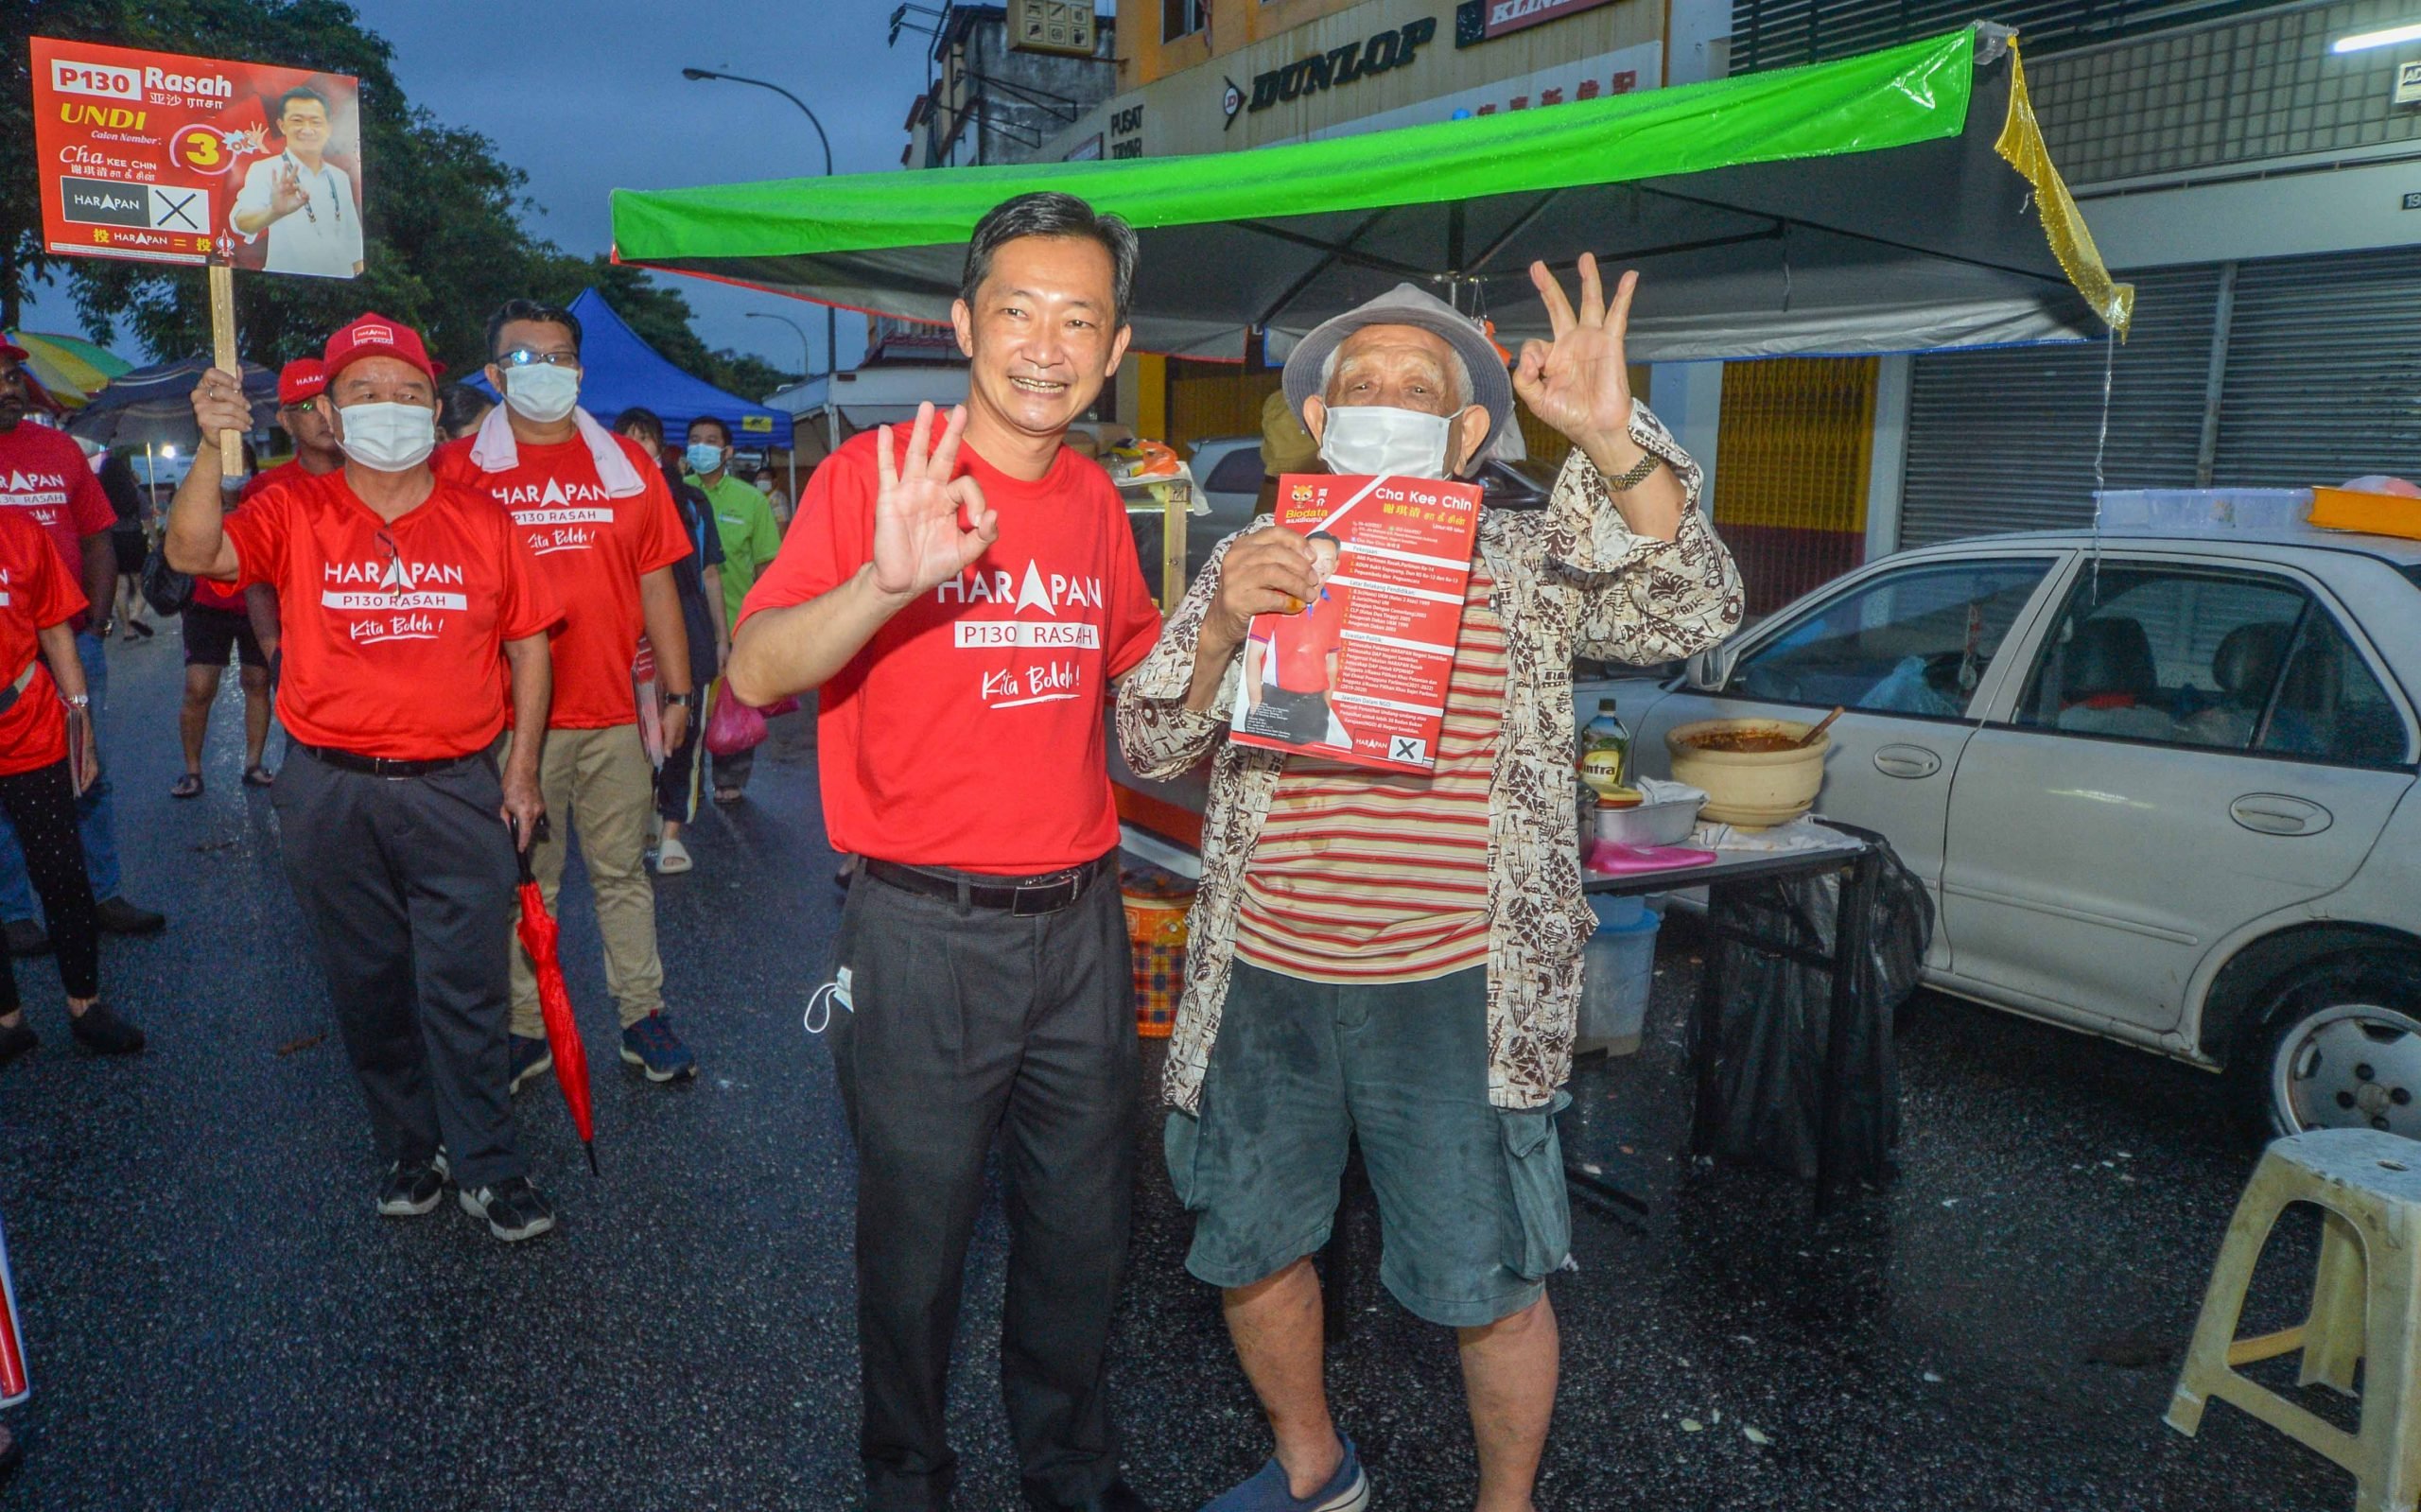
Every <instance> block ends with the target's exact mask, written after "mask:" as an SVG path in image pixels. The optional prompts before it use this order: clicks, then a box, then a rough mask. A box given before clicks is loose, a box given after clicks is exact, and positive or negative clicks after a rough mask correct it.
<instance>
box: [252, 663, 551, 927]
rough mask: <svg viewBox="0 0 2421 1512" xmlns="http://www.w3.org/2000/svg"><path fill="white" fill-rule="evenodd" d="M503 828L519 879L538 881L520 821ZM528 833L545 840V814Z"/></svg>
mask: <svg viewBox="0 0 2421 1512" xmlns="http://www.w3.org/2000/svg"><path fill="white" fill-rule="evenodd" d="M279 649H280V650H283V649H284V648H283V647H281V648H279ZM504 827H505V829H506V830H507V832H509V833H510V834H511V835H512V836H513V864H514V865H515V866H518V867H519V868H521V879H522V880H523V881H525V882H534V881H536V880H537V879H538V874H537V873H535V872H533V871H531V869H530V850H529V847H528V846H525V845H523V844H522V843H521V821H520V819H519V818H518V817H515V818H511V819H507V820H506V821H505V822H504ZM530 833H531V844H535V843H538V842H539V841H542V840H544V839H546V838H547V816H546V815H545V814H540V815H539V816H538V824H537V827H536V828H534V829H532V830H531V832H530Z"/></svg>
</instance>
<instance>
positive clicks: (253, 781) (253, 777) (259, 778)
mask: <svg viewBox="0 0 2421 1512" xmlns="http://www.w3.org/2000/svg"><path fill="white" fill-rule="evenodd" d="M276 780H277V773H274V772H271V771H270V769H269V768H267V767H266V766H263V765H261V764H260V763H258V762H254V763H253V765H251V766H249V767H246V768H245V769H244V786H245V787H247V788H266V787H268V786H269V785H270V783H272V782H275V781H276Z"/></svg>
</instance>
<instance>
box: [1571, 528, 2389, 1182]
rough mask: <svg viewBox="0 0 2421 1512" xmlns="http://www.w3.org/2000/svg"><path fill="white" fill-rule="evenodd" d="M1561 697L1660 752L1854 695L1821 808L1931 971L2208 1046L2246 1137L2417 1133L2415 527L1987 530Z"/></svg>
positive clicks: (2058, 1013)
mask: <svg viewBox="0 0 2421 1512" xmlns="http://www.w3.org/2000/svg"><path fill="white" fill-rule="evenodd" d="M1575 692H1576V702H1577V704H1578V710H1579V713H1580V716H1581V718H1582V719H1584V720H1585V719H1587V718H1589V717H1590V716H1592V715H1594V713H1595V712H1596V707H1597V701H1598V700H1599V699H1600V698H1601V697H1612V698H1615V699H1617V700H1618V701H1619V704H1620V709H1621V713H1622V715H1623V717H1624V719H1625V720H1626V721H1628V722H1629V725H1630V728H1631V730H1632V732H1633V735H1634V737H1635V738H1636V742H1637V746H1636V748H1637V750H1638V751H1639V753H1640V762H1641V769H1642V770H1643V771H1645V772H1647V773H1650V774H1655V775H1662V774H1663V773H1664V767H1663V761H1664V759H1665V755H1664V741H1663V737H1664V733H1665V732H1666V731H1668V730H1670V729H1672V728H1673V727H1674V726H1675V725H1677V724H1681V723H1684V722H1686V721H1691V720H1698V719H1708V718H1716V717H1733V716H1768V717H1779V718H1785V719H1812V718H1816V717H1818V716H1820V714H1822V713H1823V712H1825V711H1828V710H1830V709H1832V708H1833V707H1834V706H1835V705H1837V704H1838V705H1842V706H1845V707H1846V708H1847V709H1848V711H1849V712H1847V713H1846V714H1845V715H1843V716H1842V718H1841V719H1840V720H1839V721H1838V722H1837V723H1835V725H1834V726H1833V731H1832V739H1833V748H1832V752H1831V755H1830V756H1829V757H1828V759H1827V762H1826V767H1825V777H1824V787H1823V791H1822V793H1821V795H1820V798H1819V799H1818V809H1819V811H1820V812H1821V813H1824V814H1826V815H1829V816H1831V817H1834V818H1837V819H1841V820H1845V821H1848V822H1850V823H1852V824H1856V825H1861V826H1867V827H1869V828H1872V829H1876V830H1880V831H1881V832H1883V833H1884V834H1885V835H1888V836H1889V837H1890V840H1891V843H1892V845H1893V847H1894V848H1895V849H1896V850H1897V851H1898V852H1899V854H1900V857H1901V859H1902V860H1905V861H1906V862H1907V865H1908V866H1909V868H1910V869H1911V870H1913V871H1914V872H1915V873H1916V874H1917V875H1918V876H1919V877H1920V878H1923V879H1924V881H1925V886H1926V888H1927V889H1928V890H1929V891H1930V893H1931V894H1932V897H1933V901H1934V904H1935V912H1936V918H1937V921H1938V922H1937V925H1936V930H1935V933H1934V937H1933V945H1932V950H1931V953H1930V955H1929V956H1928V958H1927V962H1926V978H1927V981H1928V982H1929V983H1930V984H1931V985H1933V986H1935V987H1938V988H1940V989H1941V990H1942V991H1944V992H1948V993H1952V994H1955V995H1957V996H1959V997H1962V998H1968V999H1974V1000H1976V1001H1978V1002H1983V1003H1987V1004H1990V1005H1993V1006H1994V1007H1998V1008H2003V1009H2007V1010H2009V1011H2011V1012H2013V1013H2019V1014H2025V1015H2028V1016H2029V1017H2036V1018H2041V1019H2044V1020H2047V1021H2048V1022H2051V1023H2055V1024H2059V1025H2062V1026H2064V1027H2066V1028H2070V1029H2076V1030H2080V1031H2082V1032H2084V1033H2087V1034H2101V1035H2106V1036H2108V1037H2110V1038H2113V1039H2118V1040H2124V1041H2126V1042H2128V1043H2130V1044H2134V1045H2138V1046H2141V1047H2143V1048H2144V1049H2146V1050H2150V1051H2156V1052H2158V1053H2161V1054H2165V1055H2169V1056H2173V1057H2176V1058H2177V1059H2180V1060H2184V1061H2187V1062H2190V1063H2192V1064H2194V1065H2197V1066H2201V1067H2204V1068H2206V1069H2211V1070H2214V1071H2219V1072H2223V1073H2224V1074H2225V1075H2227V1076H2228V1077H2229V1078H2230V1079H2231V1081H2232V1082H2233V1083H2234V1085H2235V1086H2236V1087H2237V1089H2238V1100H2237V1101H2238V1106H2239V1108H2240V1109H2241V1111H2242V1113H2243V1115H2244V1117H2245V1121H2246V1123H2247V1125H2248V1127H2249V1129H2250V1130H2251V1131H2252V1132H2255V1133H2256V1134H2265V1135H2266V1134H2278V1133H2290V1132H2296V1131H2300V1130H2303V1129H2308V1128H2315V1127H2331V1126H2334V1127H2359V1128H2376V1129H2386V1130H2392V1131H2394V1132H2395V1133H2398V1134H2402V1135H2406V1136H2410V1137H2416V1138H2421V795H2417V794H2416V793H2415V791H2414V771H2415V759H2416V754H2421V733H2417V731H2421V726H2416V720H2415V712H2416V707H2421V704H2416V699H2415V695H2416V694H2421V542H2416V541H2407V540H2397V539H2391V538H2387V537H2382V536H2369V535H2354V534H2343V533H2338V532H2331V531H2320V530H2277V531H2271V532H2267V533H2255V532H2248V531H2241V530H2224V529H2214V530H2208V531H2203V532H2199V533H2198V532H2187V531H2173V532H2159V533H2151V532H2138V533H2131V534H2122V533H2117V532H2114V531H2104V532H2103V533H2101V534H2100V535H2099V536H2098V537H2097V536H2094V535H2091V534H2086V533H2058V534H2052V533H2045V534H2024V535H2006V536H1992V537H1985V538H1982V539H1978V540H1972V541H1965V542H1959V543H1956V544H1953V545H1947V546H1941V547H1927V548H1925V549H1921V550H1914V551H1908V552H1905V553H1902V554H1899V555H1895V556H1891V557H1888V558H1885V559H1883V560H1881V561H1878V562H1875V563H1873V564H1872V565H1868V566H1866V567H1863V568H1861V569H1859V570H1857V571H1855V572H1853V573H1851V574H1850V575H1848V576H1847V577H1844V578H1841V579H1839V580H1838V581H1836V582H1832V583H1830V584H1828V585H1826V586H1824V587H1823V588H1820V589H1819V590H1817V591H1816V592H1814V593H1812V594H1810V595H1808V596H1807V597H1806V598H1804V599H1803V600H1800V601H1799V602H1797V603H1795V604H1793V605H1791V606H1790V607H1789V608H1787V609H1785V610H1783V611H1782V612H1780V613H1778V614H1775V615H1773V616H1771V617H1768V618H1767V619H1766V620H1764V621H1763V622H1761V623H1760V624H1758V625H1756V626H1754V627H1752V628H1751V629H1750V630H1748V631H1746V632H1744V633H1743V634H1740V635H1738V636H1736V637H1734V638H1733V641H1731V642H1730V643H1728V644H1726V645H1725V646H1723V647H1721V648H1719V649H1718V650H1716V651H1715V652H1709V653H1706V654H1704V655H1701V656H1699V657H1698V658H1696V659H1694V660H1693V661H1692V662H1691V663H1690V664H1689V665H1688V668H1687V669H1686V671H1685V672H1683V673H1681V674H1680V675H1675V676H1670V677H1665V678H1662V679H1653V678H1649V677H1646V676H1635V677H1628V678H1615V679H1611V680H1606V681H1587V680H1584V681H1582V682H1581V683H1579V684H1578V685H1577V686H1576V688H1575Z"/></svg>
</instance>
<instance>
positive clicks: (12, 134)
mask: <svg viewBox="0 0 2421 1512" xmlns="http://www.w3.org/2000/svg"><path fill="white" fill-rule="evenodd" d="M35 35H41V36H45V37H61V38H68V39H73V40H83V41H92V42H104V43H112V44H114V45H118V46H125V47H145V48H153V49H157V50H160V51H164V52H177V53H189V54H197V55H200V56H203V57H215V58H257V59H263V60H270V61H276V62H279V63H282V64H285V65H287V66H290V67H296V68H307V69H317V70H325V71H328V72H331V73H340V74H352V75H355V76H357V78H360V80H361V134H362V158H363V163H364V166H365V170H366V171H365V179H366V182H367V185H368V188H369V191H370V192H369V193H368V194H367V195H366V196H365V199H366V201H367V202H366V205H365V214H364V216H363V230H364V233H365V235H366V246H365V260H366V262H367V267H366V269H364V271H363V272H362V274H361V276H360V277H359V278H357V279H354V280H351V281H349V282H347V281H341V280H335V279H318V278H292V277H287V278H273V277H268V276H252V277H239V278H238V279H237V280H236V281H235V287H236V322H237V328H238V329H239V330H240V331H241V332H242V344H243V351H244V355H245V356H246V357H248V358H250V359H251V360H253V361H255V362H260V363H265V364H268V365H270V366H275V365H277V364H278V363H281V362H285V361H287V360H290V359H291V358H294V357H297V356H307V355H310V354H313V353H316V352H318V351H319V350H320V348H321V346H322V344H323V343H324V341H325V340H326V338H327V334H328V332H330V331H331V330H334V329H335V328H336V327H337V326H339V325H340V324H342V323H344V322H346V321H348V320H351V319H352V318H353V317H354V316H356V315H358V314H360V313H361V312H362V311H364V310H371V309H374V310H377V311H379V312H380V313H382V314H385V315H391V316H392V317H394V318H395V319H397V320H400V321H403V322H407V323H409V324H410V325H412V326H415V327H417V328H418V329H419V330H420V332H421V333H422V335H423V336H424V337H425V338H426V339H427V341H428V345H429V349H430V352H431V354H432V355H433V356H436V357H438V358H439V359H440V360H441V361H443V362H444V363H445V364H446V365H447V366H448V367H449V368H451V369H452V370H453V371H455V372H456V373H464V372H468V371H470V370H471V369H473V368H475V367H477V366H478V365H479V363H480V362H481V361H482V360H484V358H485V356H486V354H485V352H484V351H483V350H482V349H481V348H482V343H483V340H484V337H485V331H486V323H487V317H488V313H489V312H490V311H491V310H493V309H495V308H496V306H497V305H498V304H502V303H503V302H504V301H505V300H507V299H509V298H512V297H514V295H521V296H525V297H529V298H536V299H544V300H549V301H551V302H554V303H568V302H569V301H570V300H571V298H572V297H573V296H575V295H577V294H578V293H579V292H580V290H581V289H583V288H584V287H588V286H590V285H592V284H593V285H595V286H597V287H598V288H599V289H600V290H601V292H602V293H603V294H604V296H605V299H606V302H607V303H608V304H612V305H613V306H614V309H615V311H616V313H618V314H619V315H620V316H622V318H623V319H624V320H626V321H629V322H631V324H632V326H633V327H634V328H636V330H637V331H638V332H639V334H640V335H641V336H643V337H645V338H646V339H648V341H649V342H650V343H651V344H653V346H654V347H655V348H656V350H658V351H659V352H662V353H663V354H664V355H665V356H666V357H668V358H670V359H671V361H672V362H673V363H675V364H676V365H678V366H679V367H681V368H683V369H684V370H686V371H688V372H689V373H691V374H696V375H697V376H699V377H702V378H705V380H706V381H708V382H710V383H714V384H717V385H718V386H721V387H723V388H727V389H730V390H732V391H734V392H738V393H740V394H741V395H742V396H744V397H747V398H751V399H756V398H761V397H762V396H763V394H764V392H766V391H770V390H771V389H773V388H775V387H778V386H779V384H780V383H781V382H782V381H783V379H784V375H783V374H780V373H778V372H776V371H775V369H773V368H772V367H771V366H770V365H769V364H766V363H764V362H761V361H759V360H758V359H757V358H755V357H747V356H738V355H736V354H733V353H730V352H711V351H708V350H707V348H706V346H705V343H704V342H703V341H701V340H699V339H698V337H697V335H696V333H695V332H694V331H692V330H691V329H690V313H691V312H690V309H689V304H688V301H687V300H686V299H684V298H682V297H681V295H680V294H679V293H678V292H677V291H675V290H672V289H669V288H664V287H658V286H657V285H655V284H654V283H653V281H652V280H651V279H650V278H649V276H648V275H647V274H645V273H643V272H641V271H640V270H638V269H630V268H621V267H617V266H615V265H613V264H612V263H610V262H609V261H608V260H606V259H605V258H602V257H596V258H583V257H576V256H573V255H571V254H569V253H567V252H564V251H563V250H562V249H560V248H558V247H557V246H555V245H554V243H552V242H551V241H548V240H546V239H544V238H542V237H538V236H534V235H531V233H530V232H529V230H528V229H527V228H526V227H525V226H524V225H523V224H522V220H521V215H520V213H521V212H522V211H523V210H525V209H527V208H528V202H527V200H526V197H525V196H524V195H523V193H522V190H523V187H524V184H525V183H526V182H527V181H526V176H525V175H524V174H523V173H522V172H521V170H520V169H518V168H515V167H514V166H512V165H508V164H506V163H504V162H502V161H500V160H499V159H498V158H497V156H496V148H495V146H494V144H492V143H491V142H489V141H488V139H487V138H486V137H484V136H482V135H480V134H479V133H478V132H476V131H470V130H462V129H461V128H457V127H450V126H447V125H445V124H444V123H443V122H441V121H439V120H437V119H436V118H435V117H434V116H432V115H431V114H430V113H428V112H427V111H426V110H420V109H415V108H413V107H412V106H411V105H410V103H409V101H408V100H407V99H406V98H405V96H404V91H403V88H402V86H401V85H399V84H398V83H396V81H395V77H394V71H393V67H392V62H393V54H392V49H391V48H390V47H389V45H388V43H386V41H385V40H384V39H383V38H380V37H379V36H378V35H377V34H375V33H374V32H372V31H370V30H369V29H368V28H366V27H365V26H362V24H361V22H360V19H359V17H358V15H357V13H356V12H355V10H354V9H353V8H352V7H350V6H348V5H343V4H339V3H335V0H16V3H14V4H0V79H5V80H6V83H5V88H0V142H14V143H29V142H30V141H31V140H32V139H33V130H32V129H33V84H32V78H31V76H30V71H29V70H30V61H29V57H28V48H27V39H28V38H29V37H31V36H35ZM62 275H63V276H64V277H65V279H66V281H67V284H68V287H69V288H70V290H71V292H72V293H73V295H74V298H75V302H76V307H77V311H78V314H79V315H80V316H81V317H82V318H83V321H84V324H85V327H86V329H87V330H88V331H89V332H90V333H91V334H92V335H93V336H95V337H96V338H97V339H101V340H104V341H108V340H114V339H116V337H117V334H118V331H119V328H120V327H121V326H123V327H124V328H125V330H126V331H127V332H129V333H130V334H131V335H132V336H133V337H134V338H135V339H137V340H138V341H140V342H141V343H142V344H143V345H144V346H145V347H146V348H147V349H148V350H149V351H150V352H152V353H153V354H154V355H155V356H163V357H166V356H183V355H185V354H188V353H192V352H201V351H207V350H208V348H209V341H210V307H209V297H208V294H207V292H206V287H205V284H204V280H203V276H202V272H201V269H185V268H172V267H163V266H160V265H157V264H149V263H134V262H118V261H113V260H110V259H106V258H96V257H74V258H66V257H52V256H50V255H48V254H47V253H45V252H44V251H43V246H42V204H41V199H40V190H39V182H38V180H37V177H36V165H35V163H34V155H33V154H32V153H31V152H29V151H24V150H16V151H8V152H0V324H6V325H9V326H13V325H15V324H16V323H17V311H18V306H19V304H20V303H21V301H22V300H23V298H24V296H25V294H26V292H27V291H28V289H29V287H30V286H31V284H32V283H34V282H37V281H38V282H41V283H44V284H51V283H54V282H55V281H57V280H58V279H60V278H61V276H62Z"/></svg>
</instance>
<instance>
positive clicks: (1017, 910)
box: [1009, 874, 1077, 919]
mask: <svg viewBox="0 0 2421 1512" xmlns="http://www.w3.org/2000/svg"><path fill="white" fill-rule="evenodd" d="M1076 880H1077V879H1076V878H1075V877H1074V875H1072V874H1071V875H1070V876H1067V877H1063V878H1060V879H1059V880H1058V881H1055V882H1041V883H1036V884H1034V885H1031V886H1026V887H1014V888H1011V889H1010V890H1009V917H1011V918H1013V919H1033V918H1039V917H1041V916H1042V915H1043V914H1046V913H1056V912H1059V911H1060V910H1061V909H1064V908H1066V907H1067V906H1068V905H1069V904H1071V903H1072V902H1074V901H1075V900H1076ZM1029 897H1052V898H1054V899H1055V901H1054V902H1053V903H1052V905H1051V906H1050V907H1049V908H1040V907H1036V908H1028V907H1027V906H1026V899H1027V898H1029Z"/></svg>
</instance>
